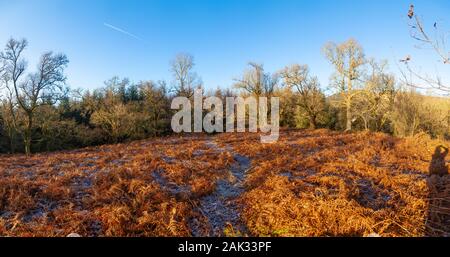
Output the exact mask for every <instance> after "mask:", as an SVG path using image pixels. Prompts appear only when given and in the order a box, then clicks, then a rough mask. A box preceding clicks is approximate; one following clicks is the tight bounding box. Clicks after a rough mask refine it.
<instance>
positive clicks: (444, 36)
mask: <svg viewBox="0 0 450 257" xmlns="http://www.w3.org/2000/svg"><path fill="white" fill-rule="evenodd" d="M408 17H409V19H410V23H409V24H408V26H409V28H410V36H411V38H413V39H414V40H415V41H416V42H418V45H416V47H417V48H428V49H431V50H433V51H434V52H435V53H436V55H437V57H438V59H439V60H440V62H441V63H442V64H444V65H448V64H450V52H449V50H450V49H448V47H447V40H448V36H449V34H448V31H443V30H442V29H441V28H440V24H438V23H437V22H434V23H433V25H432V28H430V27H431V26H426V24H425V23H424V22H423V19H422V18H420V17H419V15H417V14H416V12H415V10H414V5H411V6H410V8H409V11H408ZM400 62H402V63H404V64H405V70H401V75H402V77H403V82H404V83H405V84H406V85H408V86H411V87H415V88H420V89H431V90H438V91H440V92H446V93H450V84H448V82H443V81H442V79H441V77H440V76H439V75H433V76H431V75H428V74H424V73H422V72H420V71H419V69H417V68H413V67H412V66H411V63H412V62H413V57H411V55H407V56H406V57H405V58H404V59H402V60H400Z"/></svg>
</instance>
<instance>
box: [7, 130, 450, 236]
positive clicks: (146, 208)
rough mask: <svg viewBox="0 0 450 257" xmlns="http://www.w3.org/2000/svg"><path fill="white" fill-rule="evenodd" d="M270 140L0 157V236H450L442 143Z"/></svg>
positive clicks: (312, 137)
mask: <svg viewBox="0 0 450 257" xmlns="http://www.w3.org/2000/svg"><path fill="white" fill-rule="evenodd" d="M259 139H260V137H259V135H258V134H250V133H244V134H238V133H236V134H227V133H225V134H218V135H214V136H208V135H204V134H198V135H184V136H171V137H165V138H157V139H149V140H143V141H136V142H131V143H127V144H117V145H107V146H101V147H97V148H95V147H92V148H85V149H80V150H74V151H64V152H58V153H47V154H36V155H33V156H31V157H30V158H27V157H26V156H24V155H14V156H6V155H3V156H0V164H1V165H0V235H1V236H66V235H68V234H70V233H78V234H80V235H82V236H367V235H370V234H373V233H376V234H378V235H381V236H445V235H446V236H449V235H450V199H449V197H450V178H449V176H448V175H438V174H433V172H434V170H435V169H439V168H440V169H441V170H442V168H443V167H437V168H436V167H433V165H432V163H436V162H435V161H436V160H435V159H436V158H438V157H439V156H437V155H436V152H435V149H436V147H437V146H438V145H440V144H443V143H442V142H439V141H434V140H429V139H427V138H426V137H421V136H418V137H415V138H411V139H397V138H393V137H390V136H388V135H384V134H379V133H369V132H367V133H366V132H363V133H338V132H331V131H328V130H316V131H309V130H286V131H282V133H281V136H280V140H279V141H278V142H277V143H274V144H261V143H260V141H259ZM439 153H440V152H439ZM439 158H442V160H441V161H442V163H445V158H446V156H444V155H442V156H440V157H439ZM432 160H434V162H433V161H432ZM444 168H445V169H447V167H444ZM446 171H447V173H448V170H446ZM430 173H431V174H430Z"/></svg>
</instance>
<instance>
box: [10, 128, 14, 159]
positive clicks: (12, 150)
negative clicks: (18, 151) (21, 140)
mask: <svg viewBox="0 0 450 257" xmlns="http://www.w3.org/2000/svg"><path fill="white" fill-rule="evenodd" d="M9 146H10V148H11V149H10V150H11V154H14V152H15V149H14V132H10V133H9Z"/></svg>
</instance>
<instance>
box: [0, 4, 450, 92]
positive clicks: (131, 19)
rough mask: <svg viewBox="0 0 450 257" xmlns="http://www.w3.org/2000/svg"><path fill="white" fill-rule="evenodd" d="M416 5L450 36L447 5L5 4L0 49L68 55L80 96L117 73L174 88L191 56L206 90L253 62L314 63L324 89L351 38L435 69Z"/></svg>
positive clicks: (32, 55) (32, 59) (386, 55)
mask: <svg viewBox="0 0 450 257" xmlns="http://www.w3.org/2000/svg"><path fill="white" fill-rule="evenodd" d="M411 2H413V3H414V4H415V5H416V10H417V11H418V12H420V13H421V14H422V15H423V16H424V18H426V21H427V22H428V23H432V22H433V23H434V21H435V20H437V21H438V22H439V24H444V25H445V26H446V28H447V30H450V23H449V21H448V20H445V19H446V18H447V19H448V13H449V11H450V1H448V0H406V1H405V0H339V1H338V0H334V1H332V0H328V1H324V0H318V1H312V0H310V1H307V0H291V1H289V0H272V1H270V0H241V1H237V0H209V1H207V0H190V1H187V0H186V1H179V0H164V1H162V0H127V1H125V0H123V1H119V0H0V43H1V44H2V45H3V44H5V43H6V41H7V40H8V39H9V38H10V37H14V38H27V39H28V41H29V43H30V45H29V48H28V50H27V52H26V56H27V58H28V59H29V69H30V70H31V69H33V68H34V67H35V64H36V62H37V60H38V57H39V55H40V54H41V53H42V52H44V51H47V50H54V51H57V52H63V53H65V54H67V56H68V57H69V59H70V64H69V67H68V69H67V75H68V83H69V85H70V86H71V87H73V88H78V87H81V88H86V89H92V88H98V87H101V86H103V82H104V81H105V80H107V79H108V78H110V77H112V76H114V75H118V76H122V77H129V78H130V79H131V80H132V81H135V82H137V81H140V80H147V79H152V80H159V79H166V80H167V81H170V73H169V61H170V60H171V59H172V58H173V57H174V56H175V55H176V54H177V53H179V52H188V53H190V54H192V55H194V57H195V62H196V68H195V70H196V72H197V73H198V74H199V75H200V76H201V78H202V80H203V82H204V84H205V87H206V88H212V89H213V88H216V87H217V86H221V87H227V86H230V85H231V84H232V83H233V78H236V77H238V76H239V75H240V74H241V73H242V71H243V70H244V69H245V68H246V67H247V66H246V64H247V63H248V62H249V61H256V62H260V63H264V65H265V68H266V70H267V71H271V72H273V71H278V70H279V69H281V68H283V67H284V66H286V65H288V64H292V63H301V64H308V65H310V67H311V71H312V72H313V73H314V74H316V75H317V76H319V79H320V81H321V83H322V86H324V87H326V86H327V84H328V81H329V76H330V75H331V73H332V67H330V65H329V64H328V63H327V61H326V60H325V58H324V57H323V55H322V53H321V48H322V46H323V45H324V44H325V43H326V42H328V41H336V42H340V41H343V40H346V39H348V38H349V37H353V38H355V39H357V40H358V41H359V42H360V43H361V44H362V45H363V47H364V49H365V51H366V54H367V55H368V56H374V57H376V58H378V59H388V60H389V61H390V68H391V70H392V71H393V72H396V71H397V67H396V64H395V63H394V62H397V61H398V59H400V58H402V57H403V56H405V55H406V54H413V55H414V56H415V58H416V56H417V58H418V59H420V64H421V66H423V67H425V68H423V69H424V70H430V71H434V69H435V66H438V63H437V58H435V57H434V56H433V55H432V52H430V51H427V50H420V51H419V50H417V49H415V48H414V42H413V41H412V40H411V38H410V37H409V32H408V31H409V30H408V27H407V17H406V13H407V10H408V7H409V4H410V3H411ZM115 28H118V29H121V30H123V31H122V32H120V31H118V30H117V29H115ZM124 31H125V32H126V33H124ZM441 75H442V74H441Z"/></svg>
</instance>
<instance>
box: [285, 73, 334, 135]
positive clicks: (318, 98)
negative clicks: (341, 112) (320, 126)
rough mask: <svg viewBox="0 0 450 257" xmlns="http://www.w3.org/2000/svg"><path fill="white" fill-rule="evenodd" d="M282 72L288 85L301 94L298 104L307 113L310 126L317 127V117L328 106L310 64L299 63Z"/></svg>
mask: <svg viewBox="0 0 450 257" xmlns="http://www.w3.org/2000/svg"><path fill="white" fill-rule="evenodd" d="M280 74H281V77H282V78H283V80H284V83H285V85H286V86H288V87H289V88H295V89H296V90H297V92H298V94H299V96H300V99H298V101H297V104H298V105H299V106H300V108H301V109H302V110H303V111H304V112H305V113H306V114H307V116H308V119H309V127H310V128H311V129H315V128H317V118H318V117H319V115H320V114H321V113H322V112H323V111H324V110H325V106H326V103H325V95H324V94H323V93H322V91H321V90H320V85H319V81H318V79H317V77H313V76H311V74H310V71H309V67H308V65H299V64H294V65H291V66H290V67H286V68H284V69H283V70H282V71H281V72H280Z"/></svg>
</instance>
